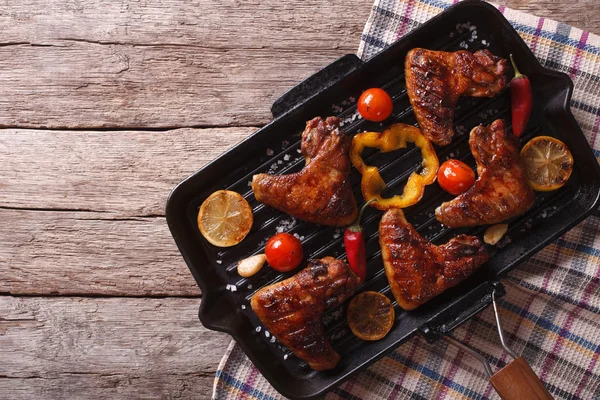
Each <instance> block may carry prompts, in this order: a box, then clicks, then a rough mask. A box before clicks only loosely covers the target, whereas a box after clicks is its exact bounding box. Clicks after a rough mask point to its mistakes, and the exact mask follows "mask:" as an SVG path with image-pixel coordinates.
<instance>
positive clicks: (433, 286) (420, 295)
mask: <svg viewBox="0 0 600 400" xmlns="http://www.w3.org/2000/svg"><path fill="white" fill-rule="evenodd" d="M379 244H380V246H381V255H382V257H383V266H384V269H385V274H386V276H387V278H388V281H389V283H390V288H391V289H392V293H393V294H394V297H395V298H396V301H397V302H398V305H399V306H400V307H402V308H403V309H405V310H413V309H415V308H417V307H419V306H420V305H421V304H423V303H425V302H427V301H428V300H429V299H431V298H432V297H435V296H437V295H438V294H440V293H442V292H443V291H444V290H446V289H448V288H451V287H453V286H456V285H457V284H458V283H459V282H460V281H462V280H463V279H465V278H466V277H468V276H469V275H471V274H472V273H473V271H475V269H476V268H477V267H478V266H480V265H481V264H483V263H484V262H486V261H487V259H488V254H487V251H486V249H485V247H484V245H483V243H482V242H481V241H480V240H479V239H478V238H476V237H474V236H467V235H458V236H456V237H455V238H453V239H451V240H450V241H449V242H448V243H446V244H444V245H441V246H436V245H434V244H432V243H430V242H429V241H428V240H427V239H425V238H424V237H422V236H421V235H420V234H419V233H418V232H417V231H416V230H415V228H413V226H412V225H411V224H410V223H409V222H408V221H407V220H406V218H405V217H404V213H403V212H402V210H401V209H399V208H392V209H390V210H388V211H387V212H386V213H385V214H384V215H383V217H382V219H381V222H380V223H379Z"/></svg>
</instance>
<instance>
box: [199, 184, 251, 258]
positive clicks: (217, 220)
mask: <svg viewBox="0 0 600 400" xmlns="http://www.w3.org/2000/svg"><path fill="white" fill-rule="evenodd" d="M253 220H254V219H253V216H252V208H250V204H248V202H247V201H246V199H244V198H243V197H242V196H241V195H240V194H239V193H236V192H232V191H229V190H218V191H216V192H214V193H213V194H211V195H210V196H208V198H207V199H206V200H204V203H202V206H200V211H199V212H198V228H199V229H200V232H201V233H202V236H204V238H205V239H206V240H208V241H209V242H210V243H211V244H213V245H215V246H218V247H230V246H234V245H236V244H238V243H239V242H241V241H242V240H243V239H244V238H245V237H246V235H247V234H248V232H250V228H252V222H253Z"/></svg>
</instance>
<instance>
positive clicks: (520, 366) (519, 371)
mask: <svg viewBox="0 0 600 400" xmlns="http://www.w3.org/2000/svg"><path fill="white" fill-rule="evenodd" d="M490 382H491V383H492V385H493V386H494V389H496V391H497V392H498V394H499V395H500V397H502V399H503V400H521V399H530V400H552V399H553V397H552V396H551V395H550V393H549V392H548V389H546V387H545V386H544V383H543V382H542V381H541V380H540V378H539V377H538V376H537V375H536V374H535V372H534V371H533V370H532V369H531V367H530V366H529V364H528V363H527V361H525V359H524V358H523V357H519V358H517V359H515V360H513V361H511V362H510V363H509V364H508V365H506V366H505V367H504V368H502V369H501V370H500V371H498V372H496V373H495V374H494V375H493V376H492V377H491V378H490Z"/></svg>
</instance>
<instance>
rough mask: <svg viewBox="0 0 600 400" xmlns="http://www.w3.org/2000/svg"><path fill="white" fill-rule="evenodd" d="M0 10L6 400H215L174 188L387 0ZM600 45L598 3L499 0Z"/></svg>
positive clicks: (127, 1)
mask: <svg viewBox="0 0 600 400" xmlns="http://www.w3.org/2000/svg"><path fill="white" fill-rule="evenodd" d="M352 3H353V5H352V7H349V6H348V4H349V2H348V1H340V0H336V1H331V0H310V1H307V0H294V1H285V2H282V1H276V0H251V1H250V0H249V1H240V0H223V1H210V0H198V1H187V0H155V1H148V2H147V1H135V0H123V1H120V2H117V1H91V0H69V1H64V0H49V1H45V0H30V1H27V2H23V1H20V0H7V1H5V2H3V4H2V5H0V21H1V22H0V32H1V37H2V38H1V43H0V60H1V61H0V63H1V67H0V89H1V90H0V93H1V97H0V125H1V126H2V129H1V130H0V220H1V221H2V222H1V224H0V238H1V244H0V276H1V277H2V280H0V295H1V296H0V398H11V399H25V398H28V399H30V398H69V399H74V398H85V399H114V398H192V397H194V398H209V397H210V391H211V386H212V382H213V377H214V373H215V369H216V367H217V364H218V362H219V359H220V358H221V356H222V355H223V353H224V352H225V349H226V348H227V345H228V344H229V341H230V339H229V337H228V336H227V335H225V334H221V333H217V332H212V331H208V330H206V329H204V328H203V327H202V326H201V325H200V323H199V321H198V319H197V316H196V315H197V310H198V305H199V303H200V297H201V294H200V291H199V289H198V288H197V287H196V284H195V282H194V280H193V278H192V276H191V274H190V273H189V271H188V269H187V267H186V265H185V263H184V262H183V259H182V258H181V256H180V255H179V252H178V251H177V249H176V247H175V245H174V242H173V240H172V239H171V236H170V234H169V231H168V229H167V226H166V223H165V217H164V206H165V201H166V198H167V195H168V193H169V191H170V189H171V188H172V187H173V186H174V185H175V184H176V183H177V182H179V181H180V180H181V179H182V178H184V177H186V176H188V175H189V174H191V173H192V172H194V171H195V170H197V169H198V168H200V167H202V166H203V165H204V164H206V163H207V162H208V161H210V160H211V159H213V158H215V157H216V156H218V155H219V154H220V153H222V152H223V151H224V150H225V149H227V148H228V147H230V146H232V145H233V144H235V143H237V142H238V141H240V140H242V139H243V138H244V137H246V136H247V135H249V134H250V133H252V132H253V131H255V130H256V129H257V128H258V127H260V126H261V125H264V124H265V123H267V122H268V121H269V120H270V114H269V107H270V105H271V103H272V102H273V100H275V99H276V98H277V96H278V95H280V94H281V93H283V92H284V91H285V90H286V89H288V88H290V87H291V86H293V85H294V84H296V83H297V82H299V81H300V80H301V79H303V78H305V77H307V76H309V75H310V74H311V73H313V72H315V71H316V70H318V69H319V68H320V67H322V66H324V65H326V64H328V63H330V62H331V61H333V60H335V59H336V58H338V57H339V56H341V55H343V54H345V53H352V52H355V51H356V48H357V46H358V42H359V38H360V33H361V32H362V29H363V24H364V23H365V21H366V19H367V16H368V14H369V12H370V8H371V4H372V0H359V1H356V2H352ZM501 3H503V4H506V5H507V6H510V7H514V8H518V9H523V10H526V11H530V12H533V13H536V14H538V15H543V16H547V17H550V18H554V19H557V20H560V21H563V22H567V23H570V24H573V25H575V26H578V27H581V28H584V29H587V30H591V31H592V32H596V33H600V3H599V2H597V1H596V0H574V1H571V2H569V4H568V5H565V4H563V3H562V2H558V1H553V0H529V1H527V0H510V1H506V0H505V1H501Z"/></svg>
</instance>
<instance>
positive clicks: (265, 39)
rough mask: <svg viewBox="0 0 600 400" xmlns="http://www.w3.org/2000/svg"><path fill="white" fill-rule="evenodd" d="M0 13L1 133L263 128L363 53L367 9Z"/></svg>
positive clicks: (166, 6) (106, 6)
mask: <svg viewBox="0 0 600 400" xmlns="http://www.w3.org/2000/svg"><path fill="white" fill-rule="evenodd" d="M8 3H9V4H7V5H3V6H2V7H1V8H0V15H2V16H3V19H4V21H3V27H4V26H5V27H7V28H6V30H4V29H3V32H2V33H3V37H2V42H3V43H0V46H2V47H0V90H1V91H2V93H3V96H2V98H0V126H9V127H11V126H13V127H14V126H19V127H45V128H90V127H94V128H98V127H118V128H127V127H162V128H170V127H181V126H187V127H190V126H206V125H211V126H214V125H257V124H265V123H266V122H268V121H269V120H270V118H271V115H270V112H269V109H270V106H271V104H272V102H273V101H274V100H275V99H276V98H277V97H278V96H279V95H281V94H282V93H284V92H285V91H286V90H287V89H289V88H290V87H292V86H294V85H295V84H296V83H297V82H299V81H300V80H302V79H303V78H305V77H307V76H309V75H311V74H312V73H314V72H315V71H317V70H318V69H320V68H321V67H323V66H325V65H327V64H329V63H330V62H332V61H334V60H335V59H337V58H338V57H340V56H341V55H343V54H345V53H353V52H355V51H356V48H357V47H358V43H359V40H360V33H361V32H362V28H363V25H364V21H365V20H366V18H367V17H368V15H369V12H370V9H371V0H361V1H359V2H354V3H353V6H352V9H351V10H348V6H347V4H345V3H344V2H329V1H327V0H311V1H305V0H296V1H291V2H283V3H282V2H280V1H275V0H268V1H260V2H259V1H248V2H246V1H244V2H240V1H225V2H214V1H209V0H202V1H197V2H185V1H175V0H160V1H156V2H134V1H125V2H106V1H104V2H94V1H90V0H80V1H77V2H64V1H60V0H54V1H50V2H49V4H48V3H47V2H46V1H42V0H37V1H35V0H34V1H30V2H27V3H25V4H24V3H21V2H18V1H16V0H13V1H9V2H8Z"/></svg>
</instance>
